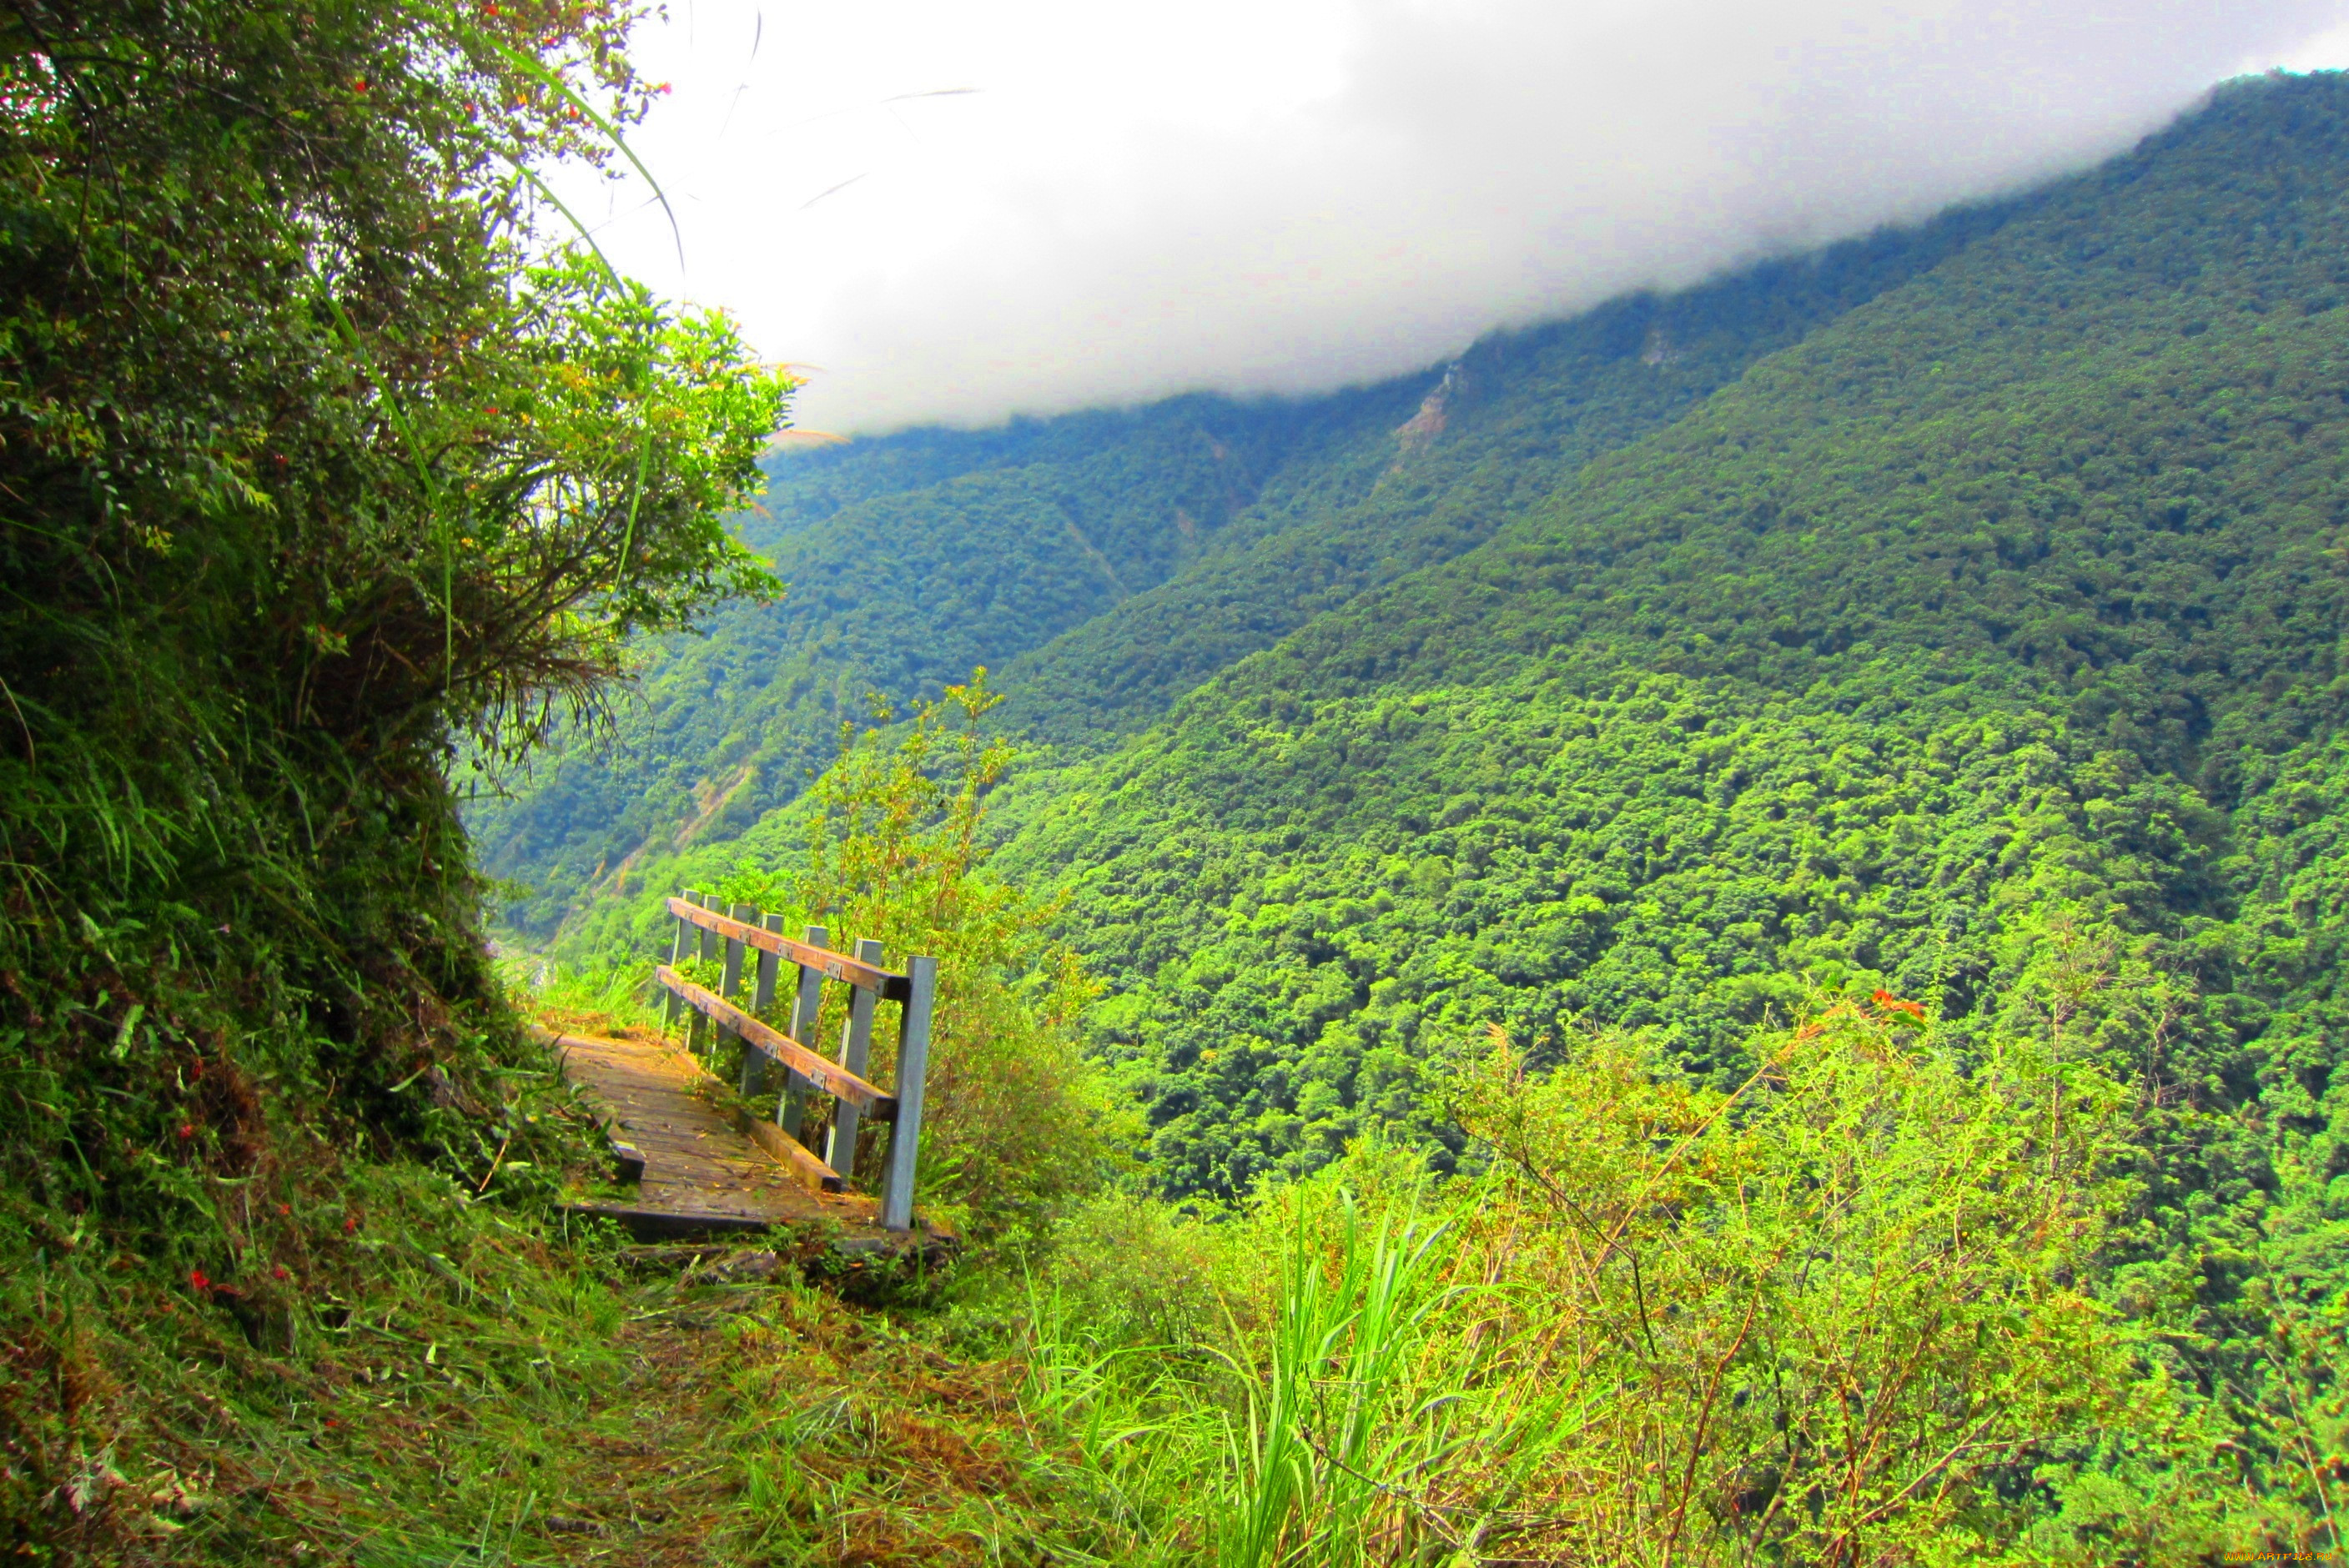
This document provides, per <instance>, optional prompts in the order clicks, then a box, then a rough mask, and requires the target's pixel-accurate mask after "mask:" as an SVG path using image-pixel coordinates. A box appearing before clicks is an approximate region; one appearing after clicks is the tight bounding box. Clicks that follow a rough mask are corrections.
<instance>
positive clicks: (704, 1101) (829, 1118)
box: [546, 889, 952, 1252]
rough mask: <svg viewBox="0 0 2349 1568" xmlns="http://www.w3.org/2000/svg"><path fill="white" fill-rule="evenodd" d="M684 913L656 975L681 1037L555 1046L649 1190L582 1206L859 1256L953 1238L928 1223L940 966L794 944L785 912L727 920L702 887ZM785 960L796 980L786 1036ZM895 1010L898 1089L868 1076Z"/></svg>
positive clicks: (623, 1166)
mask: <svg viewBox="0 0 2349 1568" xmlns="http://www.w3.org/2000/svg"><path fill="white" fill-rule="evenodd" d="M668 912H669V913H670V914H672V915H674V916H675V917H676V919H677V930H676V935H675V937H674V939H673V941H672V942H671V944H670V949H669V954H668V959H669V961H668V962H667V964H663V965H659V966H658V967H657V969H656V970H655V971H654V978H655V980H656V981H657V984H658V985H660V987H661V988H662V990H663V991H664V992H666V993H667V1025H668V1027H667V1029H666V1030H665V1031H663V1032H661V1033H660V1034H658V1035H655V1034H654V1033H653V1032H652V1031H650V1030H636V1031H632V1032H630V1033H629V1034H627V1035H625V1036H604V1035H554V1034H551V1033H549V1034H548V1035H547V1036H546V1037H547V1040H548V1042H549V1043H550V1044H551V1045H553V1046H554V1047H555V1049H556V1050H557V1051H558V1053H559V1054H560V1056H561V1058H562V1062H563V1071H564V1077H566V1078H569V1079H570V1080H571V1081H572V1082H573V1083H574V1084H575V1085H577V1086H578V1087H579V1088H580V1089H581V1090H582V1091H583V1093H584V1094H585V1097H586V1098H587V1099H588V1100H589V1101H590V1102H591V1103H592V1104H593V1105H594V1106H595V1108H596V1110H597V1113H598V1115H599V1116H600V1117H601V1118H602V1119H603V1121H604V1126H605V1132H606V1134H607V1135H608V1137H609V1138H610V1140H611V1143H612V1150H613V1154H614V1157H615V1163H616V1176H617V1178H618V1181H619V1183H620V1185H621V1186H622V1187H623V1188H629V1187H633V1189H634V1191H633V1192H632V1193H630V1194H629V1195H628V1196H626V1197H625V1198H623V1199H619V1200H590V1199H583V1200H581V1201H580V1202H578V1203H577V1204H576V1205H575V1207H577V1208H579V1209H581V1210H584V1211H585V1212H591V1213H601V1214H606V1215H609V1216H611V1217H613V1218H615V1219H617V1220H620V1221H622V1222H624V1223H626V1225H627V1226H628V1227H629V1229H630V1230H632V1231H634V1232H635V1233H636V1234H638V1235H639V1236H646V1237H650V1236H675V1235H689V1234H703V1233H711V1232H723V1231H751V1230H764V1229H767V1228H769V1227H773V1226H790V1227H809V1226H815V1227H822V1226H832V1227H836V1228H837V1230H838V1232H839V1235H838V1238H837V1243H838V1244H839V1245H841V1246H843V1247H844V1248H846V1249H848V1250H850V1251H856V1252H879V1251H905V1250H916V1249H919V1250H930V1249H932V1248H934V1247H936V1245H938V1244H941V1243H950V1242H951V1240H952V1238H951V1237H950V1236H948V1235H947V1233H944V1232H943V1231H941V1230H939V1229H938V1228H937V1227H936V1226H934V1225H929V1224H925V1223H917V1222H916V1218H915V1214H914V1176H915V1170H916V1164H917V1162H918V1160H919V1156H920V1151H921V1130H922V1086H923V1074H924V1070H925V1068H926V1065H927V1062H928V1057H929V1045H930V1020H931V1012H932V1009H933V1006H934V1005H935V1002H936V991H937V962H936V960H935V959H931V958H914V959H911V960H909V961H908V962H907V964H906V966H905V971H904V972H903V973H898V972H895V971H892V970H887V969H884V968H882V967H881V957H882V954H881V944H880V943H878V942H874V941H863V942H859V943H857V944H855V948H854V952H853V953H839V952H835V951H833V948H832V947H831V946H830V944H829V940H828V934H827V933H826V932H825V930H824V928H823V927H822V926H815V925H812V926H809V927H807V928H806V934H805V935H804V937H803V938H802V939H800V940H793V939H792V938H791V937H788V936H785V935H784V934H783V933H782V929H781V927H782V917H781V916H780V915H774V914H765V913H761V912H760V911H758V910H755V909H752V908H750V906H748V905H745V904H735V905H732V906H731V907H730V908H721V907H720V905H719V900H718V899H717V897H716V895H714V894H704V893H700V892H694V891H693V890H691V889H688V890H686V891H684V892H681V893H679V894H678V896H676V897H674V898H671V899H670V900H669V901H668ZM785 965H790V966H791V968H792V971H793V983H792V989H791V991H790V993H789V998H790V1010H789V1018H788V1027H782V1026H778V1021H777V1020H778V1018H779V1016H780V1015H779V1014H778V1012H777V996H778V990H779V982H780V981H781V975H782V970H783V967H784V966H785ZM746 966H747V967H748V968H749V970H750V975H749V976H748V978H749V980H750V990H749V995H747V996H746V995H744V994H743V982H744V980H745V978H746V976H745V974H744V971H745V968H746ZM827 985H838V986H840V987H841V988H843V992H844V995H843V998H842V999H843V1001H844V1002H845V1004H846V1006H845V1007H844V1008H843V1009H841V1016H838V1019H837V1022H838V1025H839V1030H840V1035H839V1038H840V1046H839V1050H838V1054H837V1055H836V1056H832V1057H827V1056H826V1055H824V1054H823V1052H821V1051H819V1050H817V1049H815V1048H813V1047H812V1044H811V1043H810V1042H812V1041H813V1040H815V1039H816V1038H817V1037H818V1035H819V1031H820V1029H821V1028H822V1027H823V1025H824V1024H825V1022H826V1020H825V1019H824V1018H823V1011H824V1006H823V1005H824V992H825V987H826V986H827ZM883 1004H895V1011H896V1014H897V1040H896V1051H895V1075H894V1076H895V1084H896V1087H895V1089H894V1090H884V1089H882V1088H878V1087H876V1086H875V1085H874V1084H873V1083H872V1082H871V1081H870V1080H869V1079H868V1078H867V1077H866V1074H867V1071H868V1070H869V1065H870V1058H871V1054H872V1048H873V1031H874V1024H875V1021H876V1017H877V1016H878V1014H879V1009H880V1007H881V1006H882V1005H883ZM680 1023H682V1025H683V1027H682V1028H681V1029H680V1028H679V1025H680ZM769 1095H772V1097H773V1113H772V1116H771V1118H770V1117H769V1115H768V1114H767V1111H766V1109H765V1106H766V1099H767V1097H768V1096H769ZM876 1126H879V1127H885V1128H887V1129H888V1137H887V1140H886V1144H885V1147H883V1148H879V1149H874V1148H869V1147H867V1145H868V1143H870V1142H872V1141H874V1140H870V1139H868V1138H867V1137H866V1134H867V1133H868V1132H869V1131H870V1130H872V1129H874V1127H876ZM819 1150H821V1152H819ZM860 1177H868V1178H877V1184H878V1186H879V1189H880V1190H879V1192H878V1193H877V1194H868V1193H866V1192H864V1191H859V1190H858V1183H859V1179H860Z"/></svg>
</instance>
